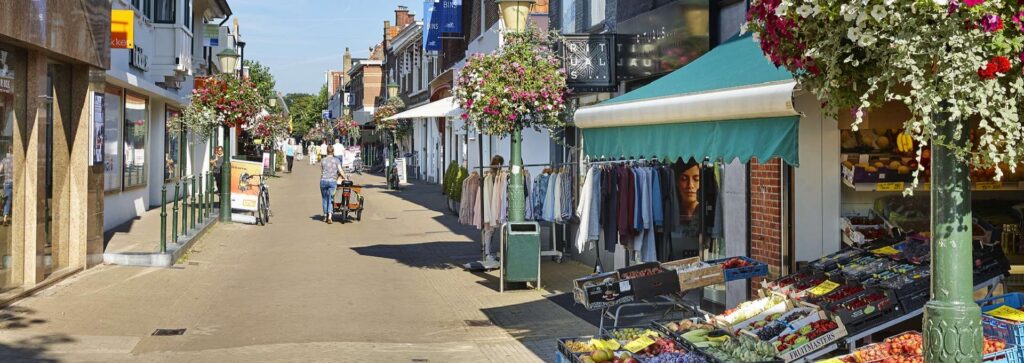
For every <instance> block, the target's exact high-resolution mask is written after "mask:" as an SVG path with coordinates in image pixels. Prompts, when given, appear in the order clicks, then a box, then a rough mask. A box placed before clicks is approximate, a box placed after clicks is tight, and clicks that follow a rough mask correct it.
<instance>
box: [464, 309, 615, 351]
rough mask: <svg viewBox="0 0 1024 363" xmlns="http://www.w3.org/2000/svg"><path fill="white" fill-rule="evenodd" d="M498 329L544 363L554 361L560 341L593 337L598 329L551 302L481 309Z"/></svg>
mask: <svg viewBox="0 0 1024 363" xmlns="http://www.w3.org/2000/svg"><path fill="white" fill-rule="evenodd" d="M480 311H481V312H483V313H484V315H486V316H487V318H488V319H489V320H490V321H491V322H492V323H493V324H494V325H495V326H498V327H500V328H502V329H504V330H505V331H506V332H508V334H509V335H511V336H512V337H513V338H515V339H516V340H518V341H519V342H520V343H522V344H523V345H524V346H526V348H527V349H529V350H530V351H531V352H533V353H534V354H535V355H537V356H538V357H541V358H542V359H544V358H545V357H550V358H551V359H547V360H545V361H553V358H554V353H555V350H556V349H557V346H556V344H557V342H556V340H557V339H558V338H564V337H575V336H582V335H590V334H594V333H595V332H596V331H597V328H596V327H594V326H592V325H590V324H588V323H586V322H584V321H582V320H580V319H579V318H577V317H576V316H573V315H572V314H569V313H568V312H566V311H565V310H562V309H560V308H559V307H558V306H557V305H555V304H554V303H552V302H550V301H548V300H535V301H531V302H526V303H521V304H515V305H508V306H502V307H495V308H487V309H480Z"/></svg>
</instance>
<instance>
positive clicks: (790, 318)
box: [782, 310, 811, 323]
mask: <svg viewBox="0 0 1024 363" xmlns="http://www.w3.org/2000/svg"><path fill="white" fill-rule="evenodd" d="M810 314H811V312H810V311H809V310H798V311H796V312H794V313H792V314H789V315H786V317H784V318H782V320H784V321H785V322H787V323H792V322H794V321H796V320H798V319H802V318H803V317H805V316H807V315H810Z"/></svg>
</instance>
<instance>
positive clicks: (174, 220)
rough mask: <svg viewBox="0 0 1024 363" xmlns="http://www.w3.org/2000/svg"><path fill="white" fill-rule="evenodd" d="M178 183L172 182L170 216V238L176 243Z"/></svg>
mask: <svg viewBox="0 0 1024 363" xmlns="http://www.w3.org/2000/svg"><path fill="white" fill-rule="evenodd" d="M178 197H179V194H178V183H174V217H172V218H171V240H172V241H174V243H178Z"/></svg>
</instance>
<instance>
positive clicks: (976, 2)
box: [964, 0, 985, 7]
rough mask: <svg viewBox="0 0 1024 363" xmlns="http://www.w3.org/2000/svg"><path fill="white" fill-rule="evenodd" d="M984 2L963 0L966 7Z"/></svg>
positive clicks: (983, 0)
mask: <svg viewBox="0 0 1024 363" xmlns="http://www.w3.org/2000/svg"><path fill="white" fill-rule="evenodd" d="M984 3H985V0H964V5H967V7H973V6H978V5H981V4H984Z"/></svg>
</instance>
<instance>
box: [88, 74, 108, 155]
mask: <svg viewBox="0 0 1024 363" xmlns="http://www.w3.org/2000/svg"><path fill="white" fill-rule="evenodd" d="M103 102H104V99H103V92H95V93H93V95H92V143H91V145H92V163H91V165H100V164H103V160H104V159H103V135H104V134H105V132H104V130H103V121H104V115H103V110H104V107H106V106H105V105H104V104H103Z"/></svg>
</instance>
